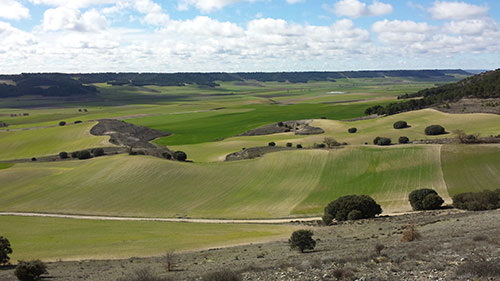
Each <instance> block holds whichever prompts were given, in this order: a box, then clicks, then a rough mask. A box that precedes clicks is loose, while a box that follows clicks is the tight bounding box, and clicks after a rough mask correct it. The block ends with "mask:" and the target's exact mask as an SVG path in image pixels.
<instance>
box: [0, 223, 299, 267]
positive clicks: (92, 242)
mask: <svg viewBox="0 0 500 281" xmlns="http://www.w3.org/2000/svg"><path fill="white" fill-rule="evenodd" d="M0 225H1V226H2V235H3V236H5V237H8V239H9V241H10V243H11V245H12V248H13V250H14V251H13V254H12V255H11V260H12V261H13V262H15V261H17V260H20V259H25V260H31V259H43V260H53V261H54V260H59V259H68V260H69V259H71V260H75V259H95V258H99V259H107V258H127V257H131V256H151V255H161V254H164V253H165V252H166V251H167V250H176V251H179V250H180V251H182V250H193V249H205V248H209V247H221V246H225V245H234V244H238V243H248V242H258V241H265V240H268V239H277V238H285V237H287V236H289V235H290V232H292V231H293V230H294V227H293V226H281V225H255V224H253V225H244V224H197V223H165V222H134V221H98V220H74V219H60V218H30V217H12V216H0ZM68 249H70V250H68Z"/></svg>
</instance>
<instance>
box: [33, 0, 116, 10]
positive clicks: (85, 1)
mask: <svg viewBox="0 0 500 281" xmlns="http://www.w3.org/2000/svg"><path fill="white" fill-rule="evenodd" d="M29 1H30V2H31V3H33V4H37V5H40V4H43V5H48V6H54V7H60V6H66V7H72V8H87V7H90V6H94V5H106V4H115V3H119V2H122V1H121V0H29Z"/></svg>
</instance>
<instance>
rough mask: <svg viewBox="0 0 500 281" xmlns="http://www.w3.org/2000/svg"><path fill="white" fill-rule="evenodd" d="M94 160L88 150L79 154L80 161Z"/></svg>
mask: <svg viewBox="0 0 500 281" xmlns="http://www.w3.org/2000/svg"><path fill="white" fill-rule="evenodd" d="M90 158H92V154H91V153H90V151H88V150H82V151H80V152H79V153H78V159H80V160H85V159H90Z"/></svg>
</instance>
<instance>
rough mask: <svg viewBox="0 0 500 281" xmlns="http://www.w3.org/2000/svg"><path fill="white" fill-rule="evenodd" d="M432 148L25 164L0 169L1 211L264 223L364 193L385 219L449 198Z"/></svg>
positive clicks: (436, 150)
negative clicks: (421, 200)
mask: <svg viewBox="0 0 500 281" xmlns="http://www.w3.org/2000/svg"><path fill="white" fill-rule="evenodd" d="M439 149H440V146H431V145H428V146H407V147H399V148H398V147H394V148H392V147H391V148H363V147H362V148H345V149H338V150H332V151H327V150H303V151H290V152H280V153H271V154H267V155H265V156H264V157H262V158H259V159H255V160H247V161H238V162H223V163H208V164H203V163H201V164H196V163H178V162H172V161H167V160H161V159H157V158H153V157H145V156H135V157H131V156H128V155H119V156H112V157H102V158H95V159H91V160H85V161H70V162H58V163H36V164H35V163H27V164H17V165H15V166H14V167H12V168H10V169H7V170H1V171H0V181H2V182H4V183H8V184H6V185H3V186H1V187H0V192H2V194H4V196H2V198H0V206H1V207H0V210H1V211H27V212H28V211H36V212H57V213H72V214H94V215H99V214H100V215H123V216H155V217H175V216H187V217H206V218H272V217H289V216H297V215H319V214H321V212H322V209H323V207H324V206H325V205H326V204H327V203H328V202H329V201H331V200H333V199H335V198H337V197H339V196H342V195H347V194H353V193H356V194H369V195H372V196H374V197H375V198H376V199H377V200H378V201H380V203H381V205H382V207H383V208H384V209H385V211H386V212H396V211H406V210H409V205H408V202H407V194H408V193H409V192H410V191H411V190H413V189H416V188H421V187H433V188H435V189H437V190H438V191H440V193H441V194H442V196H443V197H445V198H446V197H447V193H446V187H445V184H444V181H443V176H442V173H441V169H440V157H439Z"/></svg>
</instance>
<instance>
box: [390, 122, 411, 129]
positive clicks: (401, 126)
mask: <svg viewBox="0 0 500 281" xmlns="http://www.w3.org/2000/svg"><path fill="white" fill-rule="evenodd" d="M392 126H393V127H394V129H404V128H408V123H406V121H397V122H395V123H394V124H393V125H392Z"/></svg>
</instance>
